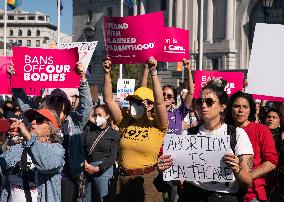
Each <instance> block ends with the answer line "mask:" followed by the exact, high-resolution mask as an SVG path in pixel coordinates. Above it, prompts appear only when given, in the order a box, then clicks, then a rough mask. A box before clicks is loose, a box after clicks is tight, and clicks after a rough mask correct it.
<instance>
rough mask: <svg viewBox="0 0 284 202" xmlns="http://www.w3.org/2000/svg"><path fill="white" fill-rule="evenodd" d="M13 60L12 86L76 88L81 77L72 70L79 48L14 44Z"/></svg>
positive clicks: (77, 59) (77, 57)
mask: <svg viewBox="0 0 284 202" xmlns="http://www.w3.org/2000/svg"><path fill="white" fill-rule="evenodd" d="M13 53H14V57H13V63H14V65H15V70H16V72H17V73H16V74H15V75H14V76H13V77H12V87H13V88H23V87H32V86H37V87H41V88H79V85H80V76H79V75H78V74H76V73H75V68H76V63H77V62H78V61H79V56H78V49H77V48H71V49H66V50H59V49H41V48H25V47H15V48H14V49H13Z"/></svg>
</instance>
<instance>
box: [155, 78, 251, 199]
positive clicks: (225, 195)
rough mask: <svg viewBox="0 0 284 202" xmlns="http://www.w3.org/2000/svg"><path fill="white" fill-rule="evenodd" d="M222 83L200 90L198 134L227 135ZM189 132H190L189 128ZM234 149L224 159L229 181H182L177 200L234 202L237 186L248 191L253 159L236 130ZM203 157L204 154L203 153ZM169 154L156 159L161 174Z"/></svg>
mask: <svg viewBox="0 0 284 202" xmlns="http://www.w3.org/2000/svg"><path fill="white" fill-rule="evenodd" d="M226 83H227V82H226V81H224V80H221V79H215V80H213V81H210V82H209V83H208V84H207V85H206V86H205V87H203V88H202V91H201V93H200V98H199V99H198V100H197V107H198V113H199V114H200V117H201V119H202V120H203V123H202V124H201V125H199V126H197V127H198V131H197V134H198V135H227V134H228V126H227V124H225V123H224V114H225V110H226V106H227V102H228V95H227V93H226V92H225V91H224V88H225V86H226ZM189 130H191V129H189ZM235 133H236V134H235V136H236V140H237V141H236V144H235V147H234V149H232V148H231V151H228V153H227V154H226V155H225V156H224V162H225V164H226V165H227V166H228V167H229V168H230V169H231V170H232V172H233V174H234V178H233V181H232V182H228V183H223V182H199V181H186V182H184V183H183V185H182V190H181V194H180V198H179V201H182V202H183V201H184V202H185V201H186V202H203V201H206V202H215V201H219V202H237V201H238V196H237V192H238V186H241V187H243V188H248V187H249V186H250V184H251V175H250V173H249V172H250V170H251V168H250V162H251V161H252V159H253V151H252V146H251V143H250V141H249V138H248V136H247V134H246V133H245V131H244V130H243V129H241V128H236V132H235ZM204 155H206V152H205V153H204ZM172 163H173V162H172V159H171V158H170V156H169V155H164V156H161V157H159V159H158V167H159V170H161V171H163V170H165V169H167V168H169V167H170V166H171V165H172Z"/></svg>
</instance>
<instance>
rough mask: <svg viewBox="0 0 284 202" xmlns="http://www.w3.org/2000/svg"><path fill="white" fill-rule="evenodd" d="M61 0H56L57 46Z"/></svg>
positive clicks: (58, 41)
mask: <svg viewBox="0 0 284 202" xmlns="http://www.w3.org/2000/svg"><path fill="white" fill-rule="evenodd" d="M60 1H61V0H57V47H58V46H59V43H60V5H61V2H60Z"/></svg>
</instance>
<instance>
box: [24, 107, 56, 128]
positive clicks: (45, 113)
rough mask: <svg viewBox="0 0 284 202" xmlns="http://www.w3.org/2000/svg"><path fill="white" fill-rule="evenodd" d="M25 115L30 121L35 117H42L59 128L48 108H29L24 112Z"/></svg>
mask: <svg viewBox="0 0 284 202" xmlns="http://www.w3.org/2000/svg"><path fill="white" fill-rule="evenodd" d="M25 116H26V117H27V118H28V120H29V121H30V122H32V121H33V120H35V119H36V118H37V117H43V118H45V119H47V120H49V121H50V122H51V123H52V125H53V127H54V128H59V124H58V121H57V119H56V117H55V115H54V113H52V112H51V111H50V110H48V109H39V110H34V109H29V110H28V111H26V112H25Z"/></svg>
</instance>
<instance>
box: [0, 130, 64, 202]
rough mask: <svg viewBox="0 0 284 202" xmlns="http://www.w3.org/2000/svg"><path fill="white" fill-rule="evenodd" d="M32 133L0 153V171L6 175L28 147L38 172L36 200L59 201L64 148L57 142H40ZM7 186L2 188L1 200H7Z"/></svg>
mask: <svg viewBox="0 0 284 202" xmlns="http://www.w3.org/2000/svg"><path fill="white" fill-rule="evenodd" d="M36 139H37V136H36V135H33V136H32V138H31V139H30V140H29V141H28V142H23V143H22V144H17V145H14V146H12V147H11V148H10V149H9V150H7V151H6V152H4V153H3V154H1V155H0V166H1V173H4V174H5V175H8V173H10V171H11V169H13V167H15V166H16V164H17V163H18V162H20V161H21V157H22V152H23V150H24V148H29V150H28V154H29V155H30V156H31V159H32V162H33V164H34V165H35V168H36V170H37V173H38V181H37V188H38V200H37V201H38V202H53V201H54V202H60V201H61V170H62V168H63V165H64V153H65V151H64V149H63V147H62V145H60V144H57V143H52V144H49V143H41V142H39V141H37V140H36ZM8 192H9V187H6V189H3V190H2V193H1V200H0V201H1V202H7V201H8V196H9V194H8Z"/></svg>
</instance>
